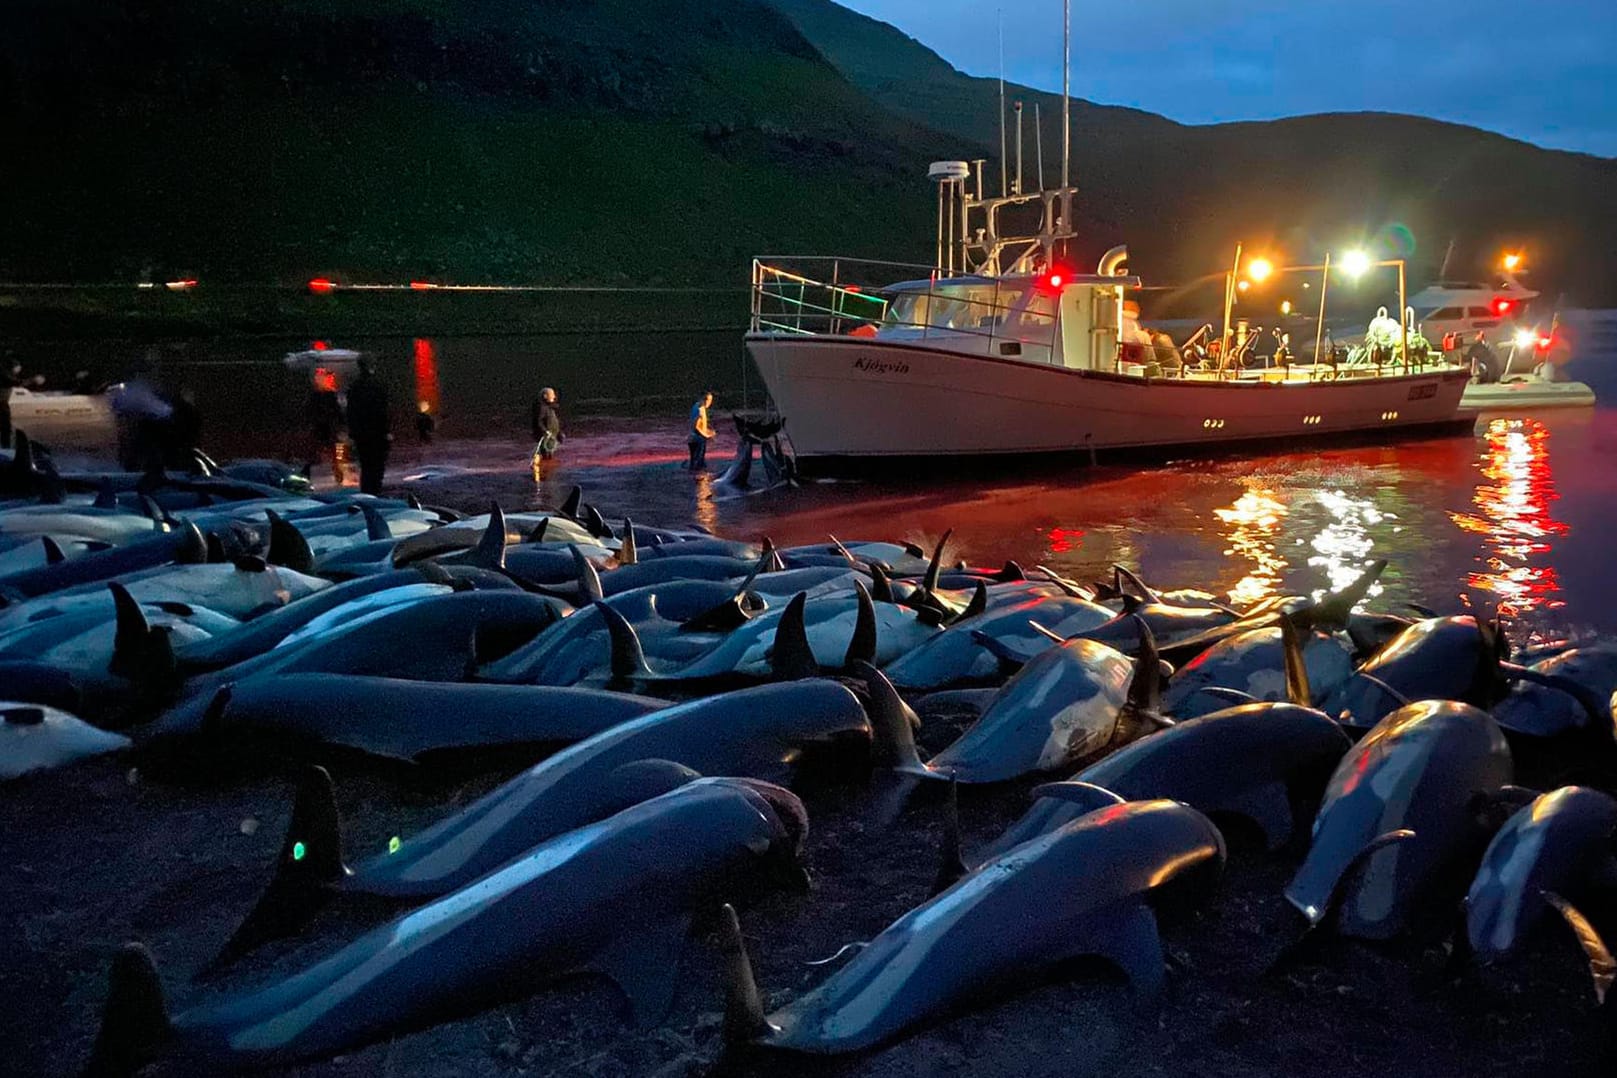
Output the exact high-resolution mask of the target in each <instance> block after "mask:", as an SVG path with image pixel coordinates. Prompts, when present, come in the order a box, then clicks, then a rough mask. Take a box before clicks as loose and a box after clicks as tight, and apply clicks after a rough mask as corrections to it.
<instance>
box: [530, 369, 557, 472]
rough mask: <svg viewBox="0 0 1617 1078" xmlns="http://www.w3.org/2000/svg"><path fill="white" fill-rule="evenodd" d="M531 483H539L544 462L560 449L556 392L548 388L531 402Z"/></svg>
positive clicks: (542, 390) (541, 391)
mask: <svg viewBox="0 0 1617 1078" xmlns="http://www.w3.org/2000/svg"><path fill="white" fill-rule="evenodd" d="M532 420H533V481H534V482H535V483H537V482H539V480H540V478H541V476H542V473H543V471H544V462H545V461H547V460H549V459H551V458H552V457H554V456H555V455H556V450H557V449H558V448H560V447H561V412H559V411H558V410H557V408H556V391H555V390H554V389H552V388H550V387H549V386H546V387H545V388H543V389H541V390H540V391H539V399H538V400H536V401H534V402H533V414H532Z"/></svg>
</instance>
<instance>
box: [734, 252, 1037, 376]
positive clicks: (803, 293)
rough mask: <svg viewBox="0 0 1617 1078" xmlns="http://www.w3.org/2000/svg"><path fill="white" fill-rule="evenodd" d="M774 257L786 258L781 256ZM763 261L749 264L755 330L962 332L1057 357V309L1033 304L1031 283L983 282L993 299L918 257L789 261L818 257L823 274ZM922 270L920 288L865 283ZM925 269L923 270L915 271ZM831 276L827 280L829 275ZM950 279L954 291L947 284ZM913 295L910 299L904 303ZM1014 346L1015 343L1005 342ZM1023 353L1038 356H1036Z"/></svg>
mask: <svg viewBox="0 0 1617 1078" xmlns="http://www.w3.org/2000/svg"><path fill="white" fill-rule="evenodd" d="M776 261H787V259H784V258H778V259H777V260H776ZM776 261H765V260H764V259H763V258H758V259H754V260H753V269H752V331H753V332H755V333H790V334H803V335H817V334H844V335H853V336H872V335H876V334H878V333H879V334H881V335H882V336H886V337H890V338H891V337H902V338H904V339H909V340H916V339H918V340H923V341H925V340H932V339H935V338H943V339H948V340H950V341H952V342H955V343H956V344H958V343H960V342H961V340H962V338H966V339H973V341H974V344H975V342H977V341H980V342H981V345H980V346H981V348H982V349H983V350H984V351H986V352H989V353H993V352H995V350H996V349H995V345H996V344H999V345H1001V346H1002V348H1001V349H1000V351H1002V352H1004V354H1011V355H1022V354H1023V353H1022V352H1021V348H1020V346H1024V345H1025V346H1031V347H1032V348H1035V349H1044V350H1046V351H1045V355H1044V356H1043V357H1042V358H1045V359H1047V360H1048V361H1049V362H1058V357H1057V356H1056V354H1055V329H1056V319H1055V314H1054V310H1053V304H1054V300H1053V299H1052V300H1051V301H1050V305H1051V308H1052V309H1051V310H1050V311H1048V312H1040V311H1039V310H1037V309H1032V310H1030V307H1029V304H1028V301H1027V297H1026V295H1025V293H1026V292H1027V290H1028V289H1029V288H1030V287H1032V286H1031V285H1027V284H1011V285H1006V284H1002V283H1001V282H999V281H993V282H991V283H990V282H984V283H983V284H981V285H980V286H977V287H980V288H982V289H984V290H989V291H991V293H992V295H991V298H986V299H985V298H978V297H972V296H966V295H962V294H961V293H960V288H959V285H960V283H961V279H960V278H958V277H954V276H952V275H951V274H949V273H948V272H947V271H940V270H938V269H937V268H936V267H934V266H922V265H916V264H913V263H902V262H881V261H877V260H874V259H847V258H837V259H833V258H826V259H819V260H815V259H812V258H807V257H798V258H796V259H791V261H792V262H793V263H794V267H795V266H796V265H798V264H801V263H803V262H812V261H819V262H822V263H824V264H827V265H828V270H827V271H825V278H821V277H817V276H810V275H809V274H808V273H806V272H798V271H797V269H796V268H793V269H787V268H785V267H783V266H781V265H778V264H776ZM895 268H897V269H908V270H920V271H922V273H923V274H924V275H925V280H926V281H927V287H926V288H925V290H922V289H920V288H918V287H915V286H914V285H913V284H910V285H906V286H905V287H903V288H894V287H892V286H890V285H881V284H875V285H873V284H869V283H866V282H867V280H868V278H867V274H868V273H869V272H870V270H872V269H880V270H886V271H888V273H887V276H889V277H890V276H891V275H892V274H891V271H892V270H893V269H895ZM920 276H921V275H920V274H918V275H917V277H920ZM826 278H828V279H826ZM951 281H953V282H954V283H955V285H956V287H955V288H953V289H946V288H945V287H944V286H947V285H948V284H950V283H951ZM904 299H909V300H910V301H911V302H910V303H909V304H908V305H904V304H902V303H900V301H901V300H904ZM1007 344H1013V345H1014V346H1015V347H1010V348H1006V347H1003V346H1005V345H1007ZM1024 358H1034V359H1037V358H1041V357H1039V356H1038V355H1037V353H1035V355H1034V356H1031V357H1027V356H1024Z"/></svg>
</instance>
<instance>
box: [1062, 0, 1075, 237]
mask: <svg viewBox="0 0 1617 1078" xmlns="http://www.w3.org/2000/svg"><path fill="white" fill-rule="evenodd" d="M1071 80H1072V0H1061V226H1062V230H1063V231H1067V232H1070V231H1071V230H1072V192H1071V190H1070V188H1071V187H1072V171H1071V170H1072V145H1071V144H1072V115H1071V113H1072V85H1071Z"/></svg>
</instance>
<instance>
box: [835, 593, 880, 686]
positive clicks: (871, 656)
mask: <svg viewBox="0 0 1617 1078" xmlns="http://www.w3.org/2000/svg"><path fill="white" fill-rule="evenodd" d="M853 591H854V598H855V599H856V600H857V602H858V618H857V619H856V620H855V621H854V625H853V637H852V638H851V639H850V640H849V641H848V653H847V656H846V657H845V658H844V659H843V660H842V665H843V667H844V668H846V669H849V670H851V669H853V664H854V663H874V662H875V661H876V644H877V640H876V604H875V602H874V601H873V600H872V599H871V597H870V592H869V591H867V590H866V589H865V585H864V582H863V581H859V580H856V581H854V582H853Z"/></svg>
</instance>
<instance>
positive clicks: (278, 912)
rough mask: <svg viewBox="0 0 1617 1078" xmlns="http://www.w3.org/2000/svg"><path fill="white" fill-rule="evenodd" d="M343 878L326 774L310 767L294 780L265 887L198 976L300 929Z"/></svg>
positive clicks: (338, 821)
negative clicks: (294, 792)
mask: <svg viewBox="0 0 1617 1078" xmlns="http://www.w3.org/2000/svg"><path fill="white" fill-rule="evenodd" d="M348 875H349V871H348V868H347V866H346V865H344V864H343V856H342V821H341V819H340V817H339V816H338V814H337V792H336V790H335V789H334V788H333V787H332V784H331V774H330V773H329V772H327V771H326V769H325V768H323V767H316V766H310V767H308V768H305V769H304V770H303V773H302V775H301V776H300V777H299V780H298V792H297V799H296V800H295V801H294V802H293V805H292V822H291V823H290V824H288V825H287V829H286V839H285V841H283V842H282V843H281V852H280V855H279V856H278V857H277V858H276V862H275V875H274V876H273V877H272V878H271V879H270V884H269V887H267V888H265V890H264V894H263V895H262V896H261V897H260V898H259V900H258V902H257V904H256V905H254V906H253V908H252V911H251V912H249V913H248V914H247V917H246V918H245V919H244V920H243V921H242V923H241V925H240V927H238V928H237V929H236V931H235V932H234V933H232V934H231V936H230V939H228V940H226V941H225V945H224V947H222V948H221V949H220V951H219V953H218V955H216V956H215V957H214V959H213V960H212V961H211V962H209V963H208V964H207V966H205V967H204V968H203V970H202V973H204V974H207V973H212V972H215V971H217V970H219V969H221V968H223V967H224V966H226V965H229V964H230V963H231V962H234V961H235V960H236V959H237V958H240V957H241V956H242V955H244V954H246V953H247V952H249V951H251V950H253V949H254V948H256V947H259V946H261V945H263V944H265V943H268V942H269V941H271V940H275V939H282V938H284V937H286V936H289V935H291V934H292V933H294V932H296V931H298V930H299V929H301V928H302V927H303V926H304V925H306V924H308V922H309V921H310V920H312V919H313V917H314V915H315V914H316V913H318V912H319V911H320V909H321V908H322V907H323V906H324V905H325V904H326V902H327V901H329V899H330V898H331V896H332V895H333V894H334V893H335V891H336V889H337V887H338V886H339V885H341V883H342V881H343V880H344V879H345V878H347V876H348Z"/></svg>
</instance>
